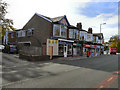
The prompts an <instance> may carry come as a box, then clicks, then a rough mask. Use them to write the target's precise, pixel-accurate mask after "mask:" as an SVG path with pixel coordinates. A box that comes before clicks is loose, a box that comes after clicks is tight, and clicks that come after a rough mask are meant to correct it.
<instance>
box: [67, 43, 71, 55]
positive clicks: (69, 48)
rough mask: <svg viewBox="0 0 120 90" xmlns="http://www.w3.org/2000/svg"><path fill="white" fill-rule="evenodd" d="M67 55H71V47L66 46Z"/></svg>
mask: <svg viewBox="0 0 120 90" xmlns="http://www.w3.org/2000/svg"><path fill="white" fill-rule="evenodd" d="M67 50H68V51H67V54H68V55H72V45H68V49H67Z"/></svg>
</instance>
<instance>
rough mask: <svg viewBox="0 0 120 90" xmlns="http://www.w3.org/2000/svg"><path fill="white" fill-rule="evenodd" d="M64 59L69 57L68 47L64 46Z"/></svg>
mask: <svg viewBox="0 0 120 90" xmlns="http://www.w3.org/2000/svg"><path fill="white" fill-rule="evenodd" d="M64 57H67V46H64Z"/></svg>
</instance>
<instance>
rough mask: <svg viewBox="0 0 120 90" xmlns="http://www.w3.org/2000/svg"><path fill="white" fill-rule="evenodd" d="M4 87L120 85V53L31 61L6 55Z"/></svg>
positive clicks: (3, 71) (4, 60)
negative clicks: (119, 82)
mask: <svg viewBox="0 0 120 90" xmlns="http://www.w3.org/2000/svg"><path fill="white" fill-rule="evenodd" d="M2 61H3V62H2V64H3V65H2V66H3V68H2V80H3V84H2V85H3V88H118V77H119V74H116V71H119V70H118V55H112V56H111V55H108V56H98V57H92V58H85V59H78V58H77V59H70V60H66V59H63V60H52V61H45V62H44V61H40V62H34V63H33V62H28V61H23V60H20V59H18V58H14V57H13V56H12V55H8V54H3V60H2Z"/></svg>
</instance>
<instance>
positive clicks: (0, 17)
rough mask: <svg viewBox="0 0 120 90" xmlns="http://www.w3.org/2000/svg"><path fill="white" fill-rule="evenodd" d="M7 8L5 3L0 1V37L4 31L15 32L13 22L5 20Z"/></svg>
mask: <svg viewBox="0 0 120 90" xmlns="http://www.w3.org/2000/svg"><path fill="white" fill-rule="evenodd" d="M7 6H8V4H7V3H6V2H3V1H2V0H0V36H1V37H2V36H4V35H5V34H6V31H11V30H16V29H15V28H14V27H13V20H11V19H6V18H5V15H6V14H7Z"/></svg>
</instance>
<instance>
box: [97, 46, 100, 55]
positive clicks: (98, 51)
mask: <svg viewBox="0 0 120 90" xmlns="http://www.w3.org/2000/svg"><path fill="white" fill-rule="evenodd" d="M97 55H100V46H99V45H96V56H97Z"/></svg>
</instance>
